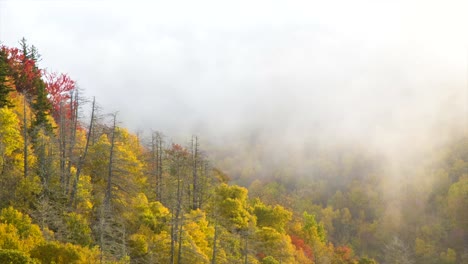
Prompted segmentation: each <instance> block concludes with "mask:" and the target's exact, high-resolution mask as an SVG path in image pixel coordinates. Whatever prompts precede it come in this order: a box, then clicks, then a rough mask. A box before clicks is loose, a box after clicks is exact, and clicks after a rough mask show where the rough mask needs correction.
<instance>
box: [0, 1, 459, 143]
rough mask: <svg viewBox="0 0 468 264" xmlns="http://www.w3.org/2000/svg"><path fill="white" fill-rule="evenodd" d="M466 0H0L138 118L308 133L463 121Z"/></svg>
mask: <svg viewBox="0 0 468 264" xmlns="http://www.w3.org/2000/svg"><path fill="white" fill-rule="evenodd" d="M467 11H468V2H467V1H461V0H460V1H456V0H447V1H430V0H428V1H362V0H358V1H345V0H342V1H336V0H335V1H274V0H270V1H133V0H132V1H107V0H98V1H91V0H71V1H58V0H56V1H46V0H34V1H26V0H14V1H12V0H0V41H1V42H2V43H3V44H5V45H8V46H18V41H19V40H20V39H21V38H22V37H25V38H26V39H27V40H28V41H29V43H30V44H33V45H35V46H36V47H37V48H38V49H39V52H40V53H41V55H42V61H41V62H40V65H41V66H42V67H43V68H46V69H47V70H49V71H58V72H65V73H68V74H69V75H70V76H71V77H72V78H73V79H74V80H76V81H77V83H78V85H79V87H81V88H82V89H83V90H84V91H85V95H86V96H88V97H91V96H96V100H97V102H98V103H99V104H100V105H101V106H102V108H103V109H104V111H105V112H108V113H111V112H114V111H119V118H120V120H121V124H122V125H123V126H125V127H129V128H130V129H131V130H133V131H138V130H143V131H148V130H150V129H154V130H161V131H163V132H164V133H166V134H170V135H186V136H187V137H189V135H191V134H200V135H202V136H203V135H205V137H209V138H212V139H220V140H225V139H226V138H229V137H230V136H232V135H237V134H241V133H256V134H259V135H261V136H262V137H264V138H265V139H267V140H268V139H273V138H276V139H281V140H284V142H287V143H288V144H289V143H291V144H301V142H303V141H304V140H306V139H307V138H310V137H315V138H318V139H319V140H323V141H326V140H336V141H339V140H342V139H346V140H366V141H369V142H373V143H375V144H381V145H384V146H397V145H398V146H402V143H404V142H408V141H411V142H413V141H418V140H421V142H424V141H425V140H429V139H430V138H431V137H434V135H437V136H438V137H439V136H441V137H443V135H445V133H448V132H447V131H449V130H450V129H451V128H452V126H461V127H464V129H465V130H466V128H467V121H468V83H467V78H468V16H467V15H466V14H467Z"/></svg>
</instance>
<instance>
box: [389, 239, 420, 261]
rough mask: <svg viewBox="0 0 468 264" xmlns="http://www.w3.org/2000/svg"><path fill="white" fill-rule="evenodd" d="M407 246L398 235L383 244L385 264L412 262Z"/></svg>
mask: <svg viewBox="0 0 468 264" xmlns="http://www.w3.org/2000/svg"><path fill="white" fill-rule="evenodd" d="M410 254H411V252H410V250H409V248H408V247H407V246H406V245H405V244H404V243H403V241H401V240H400V239H399V238H398V237H393V239H392V240H391V241H390V243H388V244H387V245H386V246H385V254H384V256H385V258H384V263H385V264H412V263H414V261H413V259H412V258H411V255H410Z"/></svg>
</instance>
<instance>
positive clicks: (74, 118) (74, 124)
mask: <svg viewBox="0 0 468 264" xmlns="http://www.w3.org/2000/svg"><path fill="white" fill-rule="evenodd" d="M78 99H79V97H78V90H76V91H75V96H73V94H72V96H71V98H70V114H71V117H70V122H71V125H70V144H69V145H68V163H67V168H66V178H65V186H66V192H67V194H68V193H69V191H70V178H71V167H72V161H73V160H74V158H73V149H74V148H75V143H76V130H77V128H78V106H79V105H78ZM93 106H94V103H93Z"/></svg>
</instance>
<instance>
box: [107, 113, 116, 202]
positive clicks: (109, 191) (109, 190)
mask: <svg viewBox="0 0 468 264" xmlns="http://www.w3.org/2000/svg"><path fill="white" fill-rule="evenodd" d="M113 116H114V121H113V125H112V133H111V142H110V143H111V147H110V151H109V167H108V174H107V187H106V193H105V197H104V206H106V207H107V208H109V207H110V202H111V200H112V167H113V165H114V146H115V124H116V120H117V113H115V114H114V115H113Z"/></svg>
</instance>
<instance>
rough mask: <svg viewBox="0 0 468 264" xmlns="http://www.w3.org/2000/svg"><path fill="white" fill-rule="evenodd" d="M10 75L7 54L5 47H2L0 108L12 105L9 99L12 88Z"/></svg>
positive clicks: (0, 52) (0, 60)
mask: <svg viewBox="0 0 468 264" xmlns="http://www.w3.org/2000/svg"><path fill="white" fill-rule="evenodd" d="M8 75H9V67H8V62H7V54H6V52H5V51H4V49H0V108H3V107H6V106H12V104H11V102H10V100H9V99H8V94H9V93H10V92H11V91H12V89H11V88H10V87H9V86H8V84H7V76H8Z"/></svg>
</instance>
